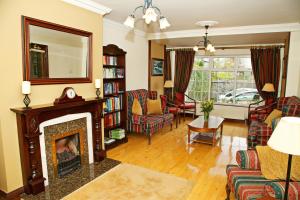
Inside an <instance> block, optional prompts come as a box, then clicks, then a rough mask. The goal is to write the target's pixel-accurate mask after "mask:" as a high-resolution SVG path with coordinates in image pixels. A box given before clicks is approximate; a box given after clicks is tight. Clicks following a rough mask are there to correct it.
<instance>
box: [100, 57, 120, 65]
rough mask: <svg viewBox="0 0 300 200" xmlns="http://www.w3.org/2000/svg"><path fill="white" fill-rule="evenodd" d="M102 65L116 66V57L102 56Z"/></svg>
mask: <svg viewBox="0 0 300 200" xmlns="http://www.w3.org/2000/svg"><path fill="white" fill-rule="evenodd" d="M103 64H104V65H117V57H116V56H103Z"/></svg>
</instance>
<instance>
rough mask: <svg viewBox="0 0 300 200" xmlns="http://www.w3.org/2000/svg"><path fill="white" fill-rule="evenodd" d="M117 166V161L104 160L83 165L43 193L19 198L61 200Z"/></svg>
mask: <svg viewBox="0 0 300 200" xmlns="http://www.w3.org/2000/svg"><path fill="white" fill-rule="evenodd" d="M118 164H120V162H119V161H116V160H112V159H108V158H106V159H104V160H103V161H101V162H99V163H94V164H90V165H83V166H82V167H81V168H80V169H78V170H76V171H74V172H73V173H71V174H68V175H66V176H65V177H64V178H62V179H56V180H55V181H54V182H51V184H50V185H48V186H46V188H45V192H41V193H39V194H38V195H35V196H34V195H26V194H23V195H21V198H23V199H24V200H53V199H61V198H62V197H64V196H66V195H68V194H70V193H72V192H73V191H75V190H77V189H78V188H80V187H81V186H83V185H85V184H87V183H88V182H90V181H92V180H93V179H95V178H97V177H98V176H100V175H101V174H103V173H105V172H107V171H108V170H110V169H112V168H113V167H115V166H117V165H118Z"/></svg>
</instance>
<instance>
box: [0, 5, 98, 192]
mask: <svg viewBox="0 0 300 200" xmlns="http://www.w3.org/2000/svg"><path fill="white" fill-rule="evenodd" d="M0 13H1V17H0V27H1V31H0V44H1V48H0V61H1V65H0V69H1V73H0V92H1V104H0V111H1V112H0V134H1V135H0V145H1V146H0V170H1V174H0V189H1V190H3V191H4V192H11V191H13V190H15V189H17V188H19V187H21V186H22V185H23V183H22V175H21V166H20V157H19V145H18V137H17V125H16V117H15V114H14V113H13V112H11V111H10V110H9V109H10V108H13V107H20V106H23V103H22V100H23V96H22V94H21V82H22V46H21V44H22V41H21V35H22V34H21V15H25V16H29V17H33V18H37V19H41V20H45V21H50V22H54V23H58V24H62V25H66V26H70V27H74V28H78V29H82V30H86V31H90V32H92V33H93V67H94V68H93V78H101V77H102V67H101V66H102V62H101V59H100V58H101V57H102V56H101V51H100V50H101V46H102V16H100V15H98V14H95V13H92V12H90V11H87V10H84V9H81V8H78V7H75V6H73V5H70V4H67V3H64V2H63V1H61V0H46V1H45V0H43V1H41V0H26V1H25V0H1V1H0ZM67 86H72V87H74V88H75V90H76V91H77V93H78V94H79V95H82V96H83V97H84V98H88V97H93V96H95V90H94V86H93V84H92V83H86V84H68V85H42V86H32V94H31V95H30V98H31V100H32V103H31V105H37V104H45V103H51V102H53V101H54V99H55V98H56V97H59V96H60V94H61V92H62V90H63V88H65V87H67Z"/></svg>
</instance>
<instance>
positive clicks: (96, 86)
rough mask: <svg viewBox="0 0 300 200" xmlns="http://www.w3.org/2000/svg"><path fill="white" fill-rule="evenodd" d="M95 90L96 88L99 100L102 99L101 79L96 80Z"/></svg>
mask: <svg viewBox="0 0 300 200" xmlns="http://www.w3.org/2000/svg"><path fill="white" fill-rule="evenodd" d="M95 88H96V96H97V99H100V94H101V92H100V88H101V80H100V79H95Z"/></svg>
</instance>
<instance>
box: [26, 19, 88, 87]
mask: <svg viewBox="0 0 300 200" xmlns="http://www.w3.org/2000/svg"><path fill="white" fill-rule="evenodd" d="M23 27H24V29H23V30H24V32H23V33H24V48H23V49H24V54H23V56H24V61H25V62H24V80H26V81H31V83H32V84H58V83H87V82H92V79H91V77H92V55H91V54H92V33H90V32H87V31H83V30H79V29H75V28H71V27H66V26H63V25H59V24H54V23H51V22H46V21H42V20H38V19H33V18H29V17H23Z"/></svg>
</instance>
